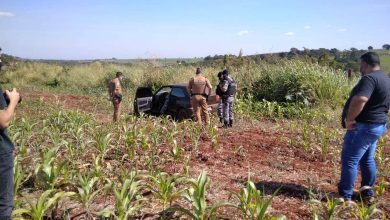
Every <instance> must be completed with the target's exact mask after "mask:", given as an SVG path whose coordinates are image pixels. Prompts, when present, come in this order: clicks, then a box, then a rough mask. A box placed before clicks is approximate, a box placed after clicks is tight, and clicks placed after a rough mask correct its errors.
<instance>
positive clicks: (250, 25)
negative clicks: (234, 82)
mask: <svg viewBox="0 0 390 220" xmlns="http://www.w3.org/2000/svg"><path fill="white" fill-rule="evenodd" d="M389 21H390V1H389V0H371V1H360V0H296V1H286V0H285V1H282V0H274V1H265V0H258V1H255V0H241V1H239V0H237V1H233V0H208V1H206V0H192V1H190V0H164V1H163V0H143V1H141V0H138V1H135V0H134V1H133V0H111V1H108V0H94V1H93V0H55V1H54V0H35V1H31V0H1V2H0V47H2V49H3V52H4V53H7V54H12V55H15V56H19V57H23V58H42V59H97V58H111V57H116V58H165V57H183V58H184V57H205V56H207V55H214V54H226V53H229V54H238V52H239V50H240V49H242V51H243V53H244V55H249V54H255V53H269V52H280V51H289V50H290V48H291V47H296V48H298V49H302V48H303V47H306V48H310V49H316V48H321V47H323V48H338V49H349V48H351V47H356V48H359V49H366V48H367V47H368V46H373V47H374V48H381V47H382V45H383V44H386V43H390V38H389V36H390V25H389Z"/></svg>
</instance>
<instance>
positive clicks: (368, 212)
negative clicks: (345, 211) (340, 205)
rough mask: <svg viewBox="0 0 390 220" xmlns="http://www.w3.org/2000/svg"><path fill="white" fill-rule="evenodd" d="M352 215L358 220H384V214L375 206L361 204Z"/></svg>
mask: <svg viewBox="0 0 390 220" xmlns="http://www.w3.org/2000/svg"><path fill="white" fill-rule="evenodd" d="M354 214H355V217H356V218H357V219H359V220H369V219H386V215H385V213H383V212H382V211H380V210H379V209H377V208H376V204H373V205H371V206H365V205H364V204H361V205H359V206H358V208H357V210H356V212H355V213H354ZM375 217H376V218H375Z"/></svg>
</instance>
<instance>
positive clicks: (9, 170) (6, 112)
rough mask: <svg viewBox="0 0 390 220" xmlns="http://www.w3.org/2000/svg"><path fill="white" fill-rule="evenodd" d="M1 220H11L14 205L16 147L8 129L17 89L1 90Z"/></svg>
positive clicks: (15, 103)
mask: <svg viewBox="0 0 390 220" xmlns="http://www.w3.org/2000/svg"><path fill="white" fill-rule="evenodd" d="M0 92H1V93H0V220H10V219H11V212H12V205H13V197H14V195H13V165H14V162H13V150H14V145H13V143H12V141H11V139H10V138H9V137H8V134H7V127H8V125H9V123H10V122H11V120H12V117H13V114H14V111H15V107H16V105H17V104H18V101H19V99H20V96H19V93H18V92H17V91H16V89H13V90H12V91H9V90H6V91H5V95H6V97H8V99H9V104H8V105H7V101H6V99H5V97H4V95H3V90H1V89H0Z"/></svg>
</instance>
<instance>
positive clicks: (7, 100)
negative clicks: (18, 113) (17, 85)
mask: <svg viewBox="0 0 390 220" xmlns="http://www.w3.org/2000/svg"><path fill="white" fill-rule="evenodd" d="M8 91H10V92H12V89H10V90H8ZM3 96H4V99H5V102H6V103H7V106H8V105H9V102H10V100H9V98H8V96H7V94H6V93H5V92H3ZM21 101H22V97H21V96H20V98H19V101H18V103H20V102H21Z"/></svg>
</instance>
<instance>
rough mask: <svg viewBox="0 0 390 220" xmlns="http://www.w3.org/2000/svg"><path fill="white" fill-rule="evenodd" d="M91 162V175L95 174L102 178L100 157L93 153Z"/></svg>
mask: <svg viewBox="0 0 390 220" xmlns="http://www.w3.org/2000/svg"><path fill="white" fill-rule="evenodd" d="M92 163H93V167H92V173H93V176H96V177H98V178H99V179H103V177H104V171H103V166H102V159H101V158H100V157H96V156H95V155H93V156H92Z"/></svg>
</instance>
